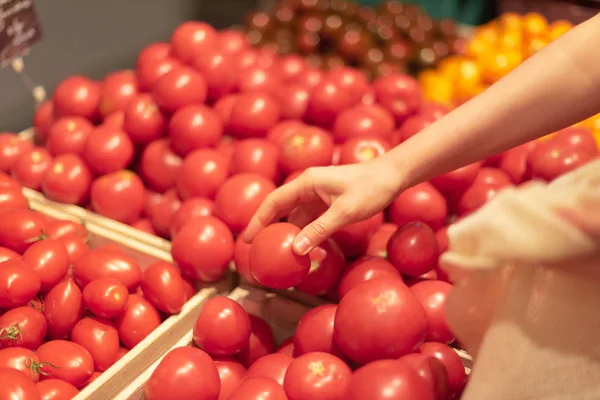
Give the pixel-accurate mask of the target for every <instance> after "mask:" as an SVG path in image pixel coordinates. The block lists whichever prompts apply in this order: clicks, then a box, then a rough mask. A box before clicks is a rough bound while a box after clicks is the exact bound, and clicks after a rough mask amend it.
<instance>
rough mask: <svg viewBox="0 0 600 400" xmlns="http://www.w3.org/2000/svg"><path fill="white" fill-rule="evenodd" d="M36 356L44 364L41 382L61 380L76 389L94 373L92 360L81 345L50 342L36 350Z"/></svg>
mask: <svg viewBox="0 0 600 400" xmlns="http://www.w3.org/2000/svg"><path fill="white" fill-rule="evenodd" d="M37 355H38V357H39V358H40V361H41V362H44V363H47V364H44V365H43V366H42V368H41V373H42V376H41V377H40V378H41V379H42V380H44V379H52V378H57V379H62V380H63V381H65V382H68V383H70V384H71V385H73V386H75V387H76V388H81V387H83V386H84V385H85V384H86V383H87V381H88V380H89V379H90V377H91V376H92V373H93V372H94V360H93V359H92V356H91V355H90V353H89V352H88V351H87V350H86V349H85V348H84V347H83V346H81V345H79V344H77V343H74V342H69V341H67V340H51V341H49V342H46V343H44V344H43V345H41V346H40V347H39V348H38V349H37Z"/></svg>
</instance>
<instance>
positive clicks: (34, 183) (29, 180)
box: [12, 147, 52, 190]
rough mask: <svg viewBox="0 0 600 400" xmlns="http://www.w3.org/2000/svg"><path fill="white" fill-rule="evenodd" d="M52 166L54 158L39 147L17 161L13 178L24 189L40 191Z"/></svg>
mask: <svg viewBox="0 0 600 400" xmlns="http://www.w3.org/2000/svg"><path fill="white" fill-rule="evenodd" d="M50 165H52V156H51V155H50V153H49V152H48V150H46V149H43V148H41V147H37V148H34V149H33V150H32V151H30V152H29V153H25V154H23V155H21V156H20V157H19V158H18V159H17V161H16V162H15V164H14V165H13V168H12V176H13V178H15V180H16V181H17V182H19V183H20V184H21V185H23V186H24V187H28V188H30V189H33V190H40V188H41V186H42V180H43V179H44V175H46V171H48V169H49V168H50Z"/></svg>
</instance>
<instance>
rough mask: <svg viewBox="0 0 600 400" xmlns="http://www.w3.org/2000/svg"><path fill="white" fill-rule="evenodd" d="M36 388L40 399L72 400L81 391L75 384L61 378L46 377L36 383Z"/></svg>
mask: <svg viewBox="0 0 600 400" xmlns="http://www.w3.org/2000/svg"><path fill="white" fill-rule="evenodd" d="M92 376H93V375H92ZM35 388H36V390H37V392H38V394H39V396H40V400H70V399H72V398H74V397H75V396H77V394H78V393H79V390H77V388H76V387H75V386H73V385H71V384H70V383H67V382H65V381H63V380H61V379H46V380H44V381H41V382H38V383H36V384H35Z"/></svg>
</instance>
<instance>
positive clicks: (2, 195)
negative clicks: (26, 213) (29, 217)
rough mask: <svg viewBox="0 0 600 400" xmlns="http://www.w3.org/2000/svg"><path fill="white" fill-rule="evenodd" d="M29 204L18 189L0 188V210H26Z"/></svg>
mask: <svg viewBox="0 0 600 400" xmlns="http://www.w3.org/2000/svg"><path fill="white" fill-rule="evenodd" d="M28 208H29V202H28V201H27V198H26V197H25V195H24V194H23V192H22V191H21V190H19V189H10V188H0V210H1V211H10V210H27V209H28Z"/></svg>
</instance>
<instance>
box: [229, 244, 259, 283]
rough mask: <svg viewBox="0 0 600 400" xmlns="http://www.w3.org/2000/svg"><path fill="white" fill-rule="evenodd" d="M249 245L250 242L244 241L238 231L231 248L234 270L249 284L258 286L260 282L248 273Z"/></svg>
mask: <svg viewBox="0 0 600 400" xmlns="http://www.w3.org/2000/svg"><path fill="white" fill-rule="evenodd" d="M250 247H251V246H250V244H248V243H246V242H245V241H244V239H243V232H242V233H240V234H239V235H238V237H237V238H236V240H235V247H234V250H233V262H234V264H235V270H236V271H237V273H238V274H239V275H240V276H241V277H242V278H243V279H244V280H246V281H247V282H249V283H250V284H252V285H255V286H260V283H258V282H257V281H256V279H254V277H253V276H252V274H251V273H250Z"/></svg>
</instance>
